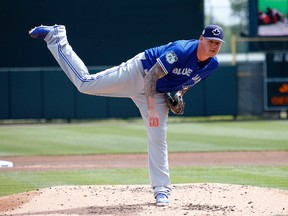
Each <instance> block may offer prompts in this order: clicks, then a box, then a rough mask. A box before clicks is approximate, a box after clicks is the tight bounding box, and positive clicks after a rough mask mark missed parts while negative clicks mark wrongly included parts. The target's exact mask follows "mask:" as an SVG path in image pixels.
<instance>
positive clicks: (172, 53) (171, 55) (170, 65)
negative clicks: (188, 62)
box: [157, 44, 185, 74]
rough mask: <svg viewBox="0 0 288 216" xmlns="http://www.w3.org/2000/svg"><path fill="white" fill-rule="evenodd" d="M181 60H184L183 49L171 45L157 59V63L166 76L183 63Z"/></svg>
mask: <svg viewBox="0 0 288 216" xmlns="http://www.w3.org/2000/svg"><path fill="white" fill-rule="evenodd" d="M183 58H185V53H184V49H183V47H182V46H180V45H177V44H172V45H171V46H170V47H169V48H168V49H167V50H166V51H165V52H164V53H163V54H162V55H161V56H160V57H159V58H157V62H158V63H159V64H160V66H161V67H162V69H163V71H164V72H165V73H166V74H168V73H169V72H171V71H172V70H173V69H174V68H175V67H177V65H179V64H180V63H181V62H182V61H183Z"/></svg>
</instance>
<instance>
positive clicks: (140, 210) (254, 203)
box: [0, 184, 288, 216]
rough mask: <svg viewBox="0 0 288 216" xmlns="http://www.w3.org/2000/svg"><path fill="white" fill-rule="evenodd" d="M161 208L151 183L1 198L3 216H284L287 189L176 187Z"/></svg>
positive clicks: (60, 189) (287, 205)
mask: <svg viewBox="0 0 288 216" xmlns="http://www.w3.org/2000/svg"><path fill="white" fill-rule="evenodd" d="M170 201H171V205H169V206H168V207H157V206H155V204H154V198H153V196H152V190H151V188H150V186H148V185H129V186H61V187H60V186H58V187H51V188H47V189H41V190H37V191H33V192H30V193H22V194H18V195H12V196H7V197H2V198H0V212H1V211H2V215H13V216H20V215H23V216H24V215H53V216H54V215H101V216H108V215H109V216H124V215H125V216H142V215H153V216H155V215H156V216H158V215H159V216H162V215H163V216H170V215H174V216H179V215H191V216H192V215H193V216H200V215H201V216H218V215H219V216H220V215H225V216H246V215H249V216H250V215H255V216H256V215H257V216H258V215H259V216H270V215H271V216H284V215H288V191H287V190H278V189H269V188H260V187H252V186H240V185H225V184H189V185H182V184H181V185H174V186H173V191H172V194H171V196H170Z"/></svg>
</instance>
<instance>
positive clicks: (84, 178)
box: [0, 119, 288, 196]
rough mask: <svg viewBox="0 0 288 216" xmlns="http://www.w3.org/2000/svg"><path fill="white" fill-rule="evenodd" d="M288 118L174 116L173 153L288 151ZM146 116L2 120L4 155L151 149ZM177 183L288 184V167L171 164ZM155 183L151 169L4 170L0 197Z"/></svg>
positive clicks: (0, 147) (170, 135) (170, 130)
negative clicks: (47, 190)
mask: <svg viewBox="0 0 288 216" xmlns="http://www.w3.org/2000/svg"><path fill="white" fill-rule="evenodd" d="M287 131H288V121H283V120H282V121H276V120H274V121H193V122H191V121H187V120H185V121H184V120H183V121H181V122H179V121H178V120H177V119H171V120H170V122H169V126H168V143H169V151H170V152H188V151H191V152H192V151H194V152H195V151H212V152H213V151H269V150H284V151H287V150H288V132H287ZM146 152H147V146H146V132H145V128H144V126H143V123H142V120H137V119H136V120H127V121H122V120H121V121H98V122H90V123H77V124H29V125H23V124H21V125H15V124H13V125H12V124H9V125H4V124H2V125H0V160H1V156H17V155H72V154H114V153H146ZM171 180H172V182H173V183H174V184H176V183H198V182H217V183H231V184H246V185H255V186H263V187H274V188H284V189H288V165H287V166H281V167H279V166H268V167H264V166H220V167H171ZM71 184H74V185H75V184H76V185H83V184H102V185H103V184H149V178H148V171H147V169H91V170H78V171H47V172H44V171H41V172H40V171H37V172H1V170H0V196H5V195H8V194H13V193H18V192H23V191H27V190H34V189H37V188H43V187H50V186H56V185H71Z"/></svg>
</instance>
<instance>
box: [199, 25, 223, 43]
mask: <svg viewBox="0 0 288 216" xmlns="http://www.w3.org/2000/svg"><path fill="white" fill-rule="evenodd" d="M202 36H203V37H205V38H206V39H208V40H218V41H221V42H223V43H224V42H225V41H224V40H223V39H224V31H223V29H222V28H221V27H220V26H218V25H208V26H206V27H205V29H204V30H203V32H202Z"/></svg>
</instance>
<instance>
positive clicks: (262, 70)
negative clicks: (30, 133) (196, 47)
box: [0, 0, 288, 122]
mask: <svg viewBox="0 0 288 216" xmlns="http://www.w3.org/2000/svg"><path fill="white" fill-rule="evenodd" d="M287 14H288V0H254V1H248V0H221V1H217V0H193V1H192V0H165V1H164V0H147V1H145V2H143V1H132V0H125V1H115V0H105V1H104V0H82V1H81V2H79V1H71V0H70V1H66V0H62V1H59V0H57V1H56V0H50V1H48V0H42V1H36V0H29V1H22V0H20V1H19V0H2V1H1V2H0V18H1V19H0V22H1V28H2V30H1V35H0V38H1V43H0V48H1V54H0V55H1V58H0V121H2V122H5V121H7V120H23V119H24V120H25V119H26V120H27V119H32V120H36V121H38V120H40V121H47V120H53V119H65V120H68V121H71V120H73V119H102V118H129V117H139V116H140V114H139V112H138V110H137V108H136V107H135V106H134V104H133V103H132V102H131V100H130V99H123V98H102V97H94V96H88V95H83V94H80V93H78V92H77V90H76V88H75V87H74V86H73V85H72V84H71V83H70V81H69V80H68V79H67V77H66V76H65V75H64V73H63V72H61V69H60V68H59V67H58V65H57V63H56V61H55V60H54V59H53V57H52V55H51V54H50V52H49V51H48V50H47V48H46V45H45V43H44V42H43V41H37V40H34V39H31V38H30V37H29V36H28V31H29V30H30V29H31V28H33V27H34V26H38V25H41V24H44V25H53V24H64V25H65V26H66V28H67V32H68V39H69V42H70V44H71V45H72V47H73V49H74V50H75V51H76V53H77V54H78V55H79V56H80V58H81V59H82V60H83V61H84V63H85V64H86V65H87V66H88V68H89V69H90V72H91V73H96V72H99V71H101V70H103V69H105V68H107V67H110V66H114V65H118V64H120V63H121V62H122V61H125V60H127V59H129V58H131V57H133V56H134V55H135V54H137V53H139V52H142V51H143V50H145V49H147V48H150V47H153V46H157V45H161V44H165V43H168V42H170V41H174V40H178V39H198V38H199V35H200V34H201V32H202V30H203V28H204V26H205V25H208V24H218V25H220V26H222V27H223V29H224V31H225V41H226V43H225V44H224V45H223V46H222V50H221V52H220V55H219V60H220V62H221V66H220V68H219V70H218V71H217V73H215V74H214V75H213V76H211V77H209V78H208V79H207V80H205V81H204V82H201V83H200V84H198V85H197V86H195V87H193V89H192V90H190V92H189V94H186V95H185V97H186V98H185V100H186V101H187V102H186V105H187V106H186V107H187V108H186V112H185V114H184V116H215V115H216V116H227V115H228V116H233V118H238V117H239V116H257V117H265V118H287V110H288V90H287V89H288V52H287V48H288V44H287V43H288V39H287V37H288V23H287Z"/></svg>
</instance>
